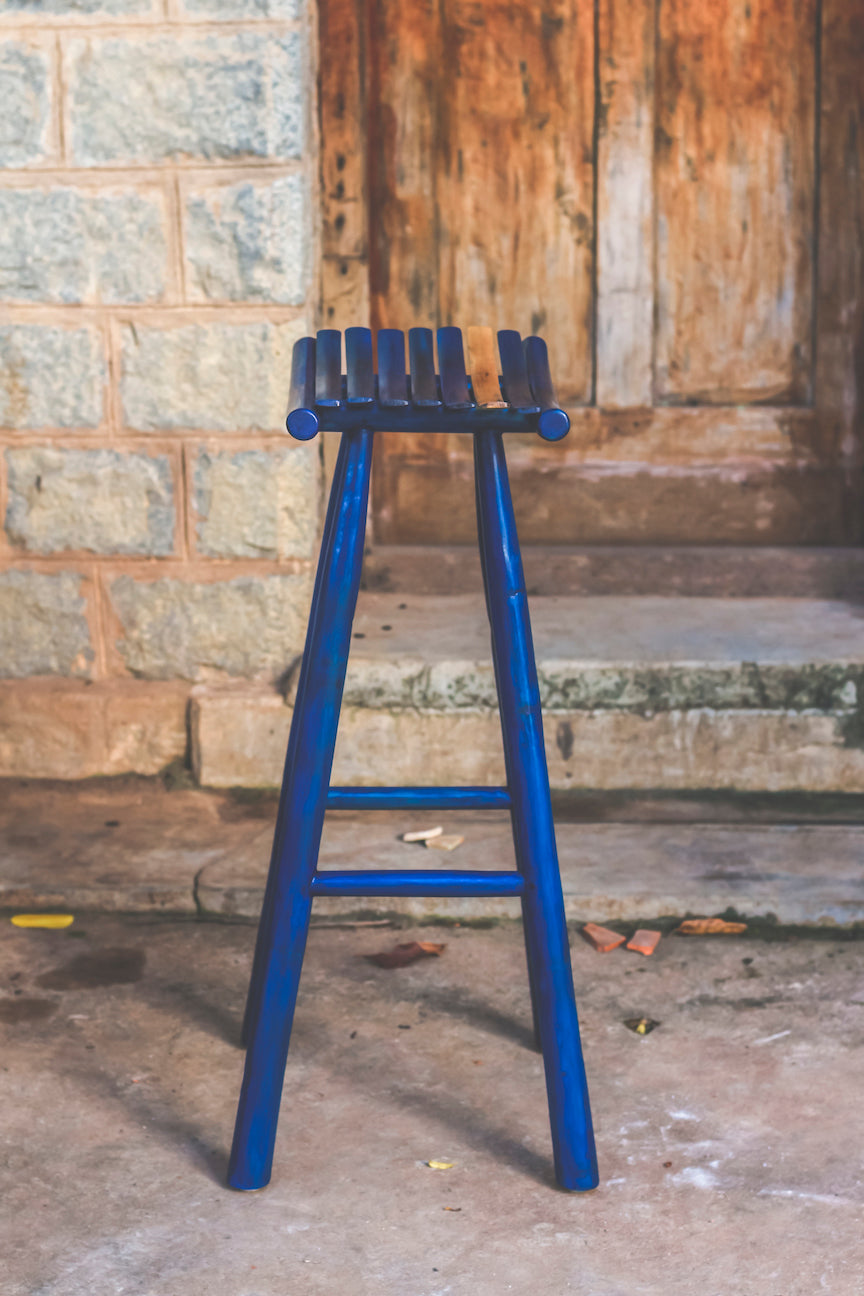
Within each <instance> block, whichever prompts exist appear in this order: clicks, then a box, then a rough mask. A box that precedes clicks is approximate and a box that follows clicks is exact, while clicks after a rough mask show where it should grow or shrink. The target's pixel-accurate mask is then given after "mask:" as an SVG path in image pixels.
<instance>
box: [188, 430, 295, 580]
mask: <svg viewBox="0 0 864 1296" xmlns="http://www.w3.org/2000/svg"><path fill="white" fill-rule="evenodd" d="M193 482H194V498H195V512H196V515H197V546H198V551H199V553H202V554H208V555H210V556H211V557H214V558H271V559H272V558H308V557H310V556H311V554H312V550H313V547H314V545H315V539H316V536H317V532H318V498H319V493H318V492H319V488H318V454H317V447H314V446H311V445H303V446H301V445H298V446H296V447H295V448H290V449H289V448H286V449H285V450H241V451H239V452H237V453H230V452H229V453H219V452H215V451H208V450H200V451H199V452H198V454H197V455H196V456H195V460H194V470H193Z"/></svg>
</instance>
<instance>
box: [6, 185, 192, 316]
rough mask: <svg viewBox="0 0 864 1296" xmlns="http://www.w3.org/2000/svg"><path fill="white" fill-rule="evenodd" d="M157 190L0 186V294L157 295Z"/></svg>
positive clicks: (163, 266)
mask: <svg viewBox="0 0 864 1296" xmlns="http://www.w3.org/2000/svg"><path fill="white" fill-rule="evenodd" d="M165 221H166V213H165V203H164V198H163V196H162V194H161V193H160V192H159V191H156V190H151V191H149V192H141V193H136V192H126V193H93V192H90V191H88V190H82V189H69V188H51V189H5V190H3V191H2V192H0V297H2V298H4V299H6V300H9V301H25V302H60V303H70V304H78V303H98V302H157V301H159V300H160V299H161V298H163V297H164V295H165V289H166V281H167V258H168V249H167V242H166V236H165Z"/></svg>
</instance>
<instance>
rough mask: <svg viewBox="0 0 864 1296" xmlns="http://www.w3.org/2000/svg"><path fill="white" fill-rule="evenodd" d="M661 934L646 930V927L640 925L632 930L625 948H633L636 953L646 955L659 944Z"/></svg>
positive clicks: (652, 951)
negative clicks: (636, 929)
mask: <svg viewBox="0 0 864 1296" xmlns="http://www.w3.org/2000/svg"><path fill="white" fill-rule="evenodd" d="M662 935H663V933H662V932H658V931H648V930H647V928H645V927H640V928H639V930H638V931H636V932H634V933H633V935H632V936H631V937H630V939H629V941H628V942H627V948H628V949H629V950H635V952H636V953H637V954H644V955H645V956H646V957H647V956H648V955H649V954H653V953H654V951H655V950H656V948H657V946H658V945H659V944H660V939H661V937H662Z"/></svg>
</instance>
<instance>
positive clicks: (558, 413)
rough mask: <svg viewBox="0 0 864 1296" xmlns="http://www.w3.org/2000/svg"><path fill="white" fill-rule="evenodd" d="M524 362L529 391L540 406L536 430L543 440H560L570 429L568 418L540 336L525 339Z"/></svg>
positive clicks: (547, 353)
mask: <svg viewBox="0 0 864 1296" xmlns="http://www.w3.org/2000/svg"><path fill="white" fill-rule="evenodd" d="M525 363H526V365H527V367H528V380H529V382H530V383H531V391H532V393H533V395H534V399H535V400H536V402H537V404H538V405H539V406H540V418H539V420H538V422H537V431H538V432H539V433H540V435H541V437H542V438H543V440H544V441H560V440H561V438H562V437H565V436H566V435H567V433H568V432H569V431H570V419H569V417H568V416H567V414H566V413H565V411H564V410H563V409H561V408H560V406H559V404H558V397H557V396H556V395H555V388H554V387H553V386H552V375H551V373H550V372H549V352H548V350H547V348H546V343H545V342H544V341H543V339H542V338H541V337H529V338H526V339H525Z"/></svg>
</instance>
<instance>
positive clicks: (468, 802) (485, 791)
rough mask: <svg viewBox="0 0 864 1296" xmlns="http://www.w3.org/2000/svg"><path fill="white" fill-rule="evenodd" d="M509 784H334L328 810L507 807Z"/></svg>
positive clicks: (490, 808) (488, 808) (328, 796)
mask: <svg viewBox="0 0 864 1296" xmlns="http://www.w3.org/2000/svg"><path fill="white" fill-rule="evenodd" d="M509 808H510V793H509V792H508V791H507V789H506V788H486V787H398V788H389V787H357V788H355V787H331V789H330V791H329V792H328V794H327V809H328V810H508V809H509Z"/></svg>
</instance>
